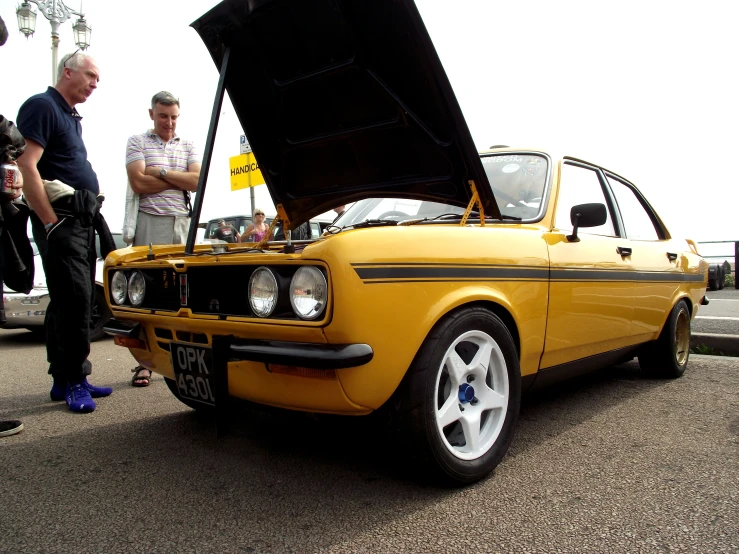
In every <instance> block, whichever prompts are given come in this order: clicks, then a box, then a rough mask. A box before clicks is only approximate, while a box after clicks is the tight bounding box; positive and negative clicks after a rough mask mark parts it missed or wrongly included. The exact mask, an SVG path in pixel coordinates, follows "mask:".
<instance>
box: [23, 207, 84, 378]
mask: <svg viewBox="0 0 739 554" xmlns="http://www.w3.org/2000/svg"><path fill="white" fill-rule="evenodd" d="M52 207H53V208H55V211H56V208H57V206H56V203H54V204H52ZM57 216H58V217H59V219H62V218H64V217H65V216H63V215H60V214H59V213H58V212H57ZM31 226H32V230H33V238H34V240H35V241H36V246H38V249H39V253H40V254H41V262H42V264H43V266H44V272H45V273H46V284H47V286H48V287H49V299H50V301H49V307H48V309H47V310H46V319H45V322H44V325H45V327H46V359H47V361H48V362H49V373H50V374H51V375H53V376H54V379H55V380H59V379H61V380H66V381H67V382H69V383H76V382H79V381H81V380H82V379H84V378H85V376H87V375H89V374H90V369H91V365H90V363H89V362H88V361H87V356H88V355H89V354H90V313H91V309H92V299H93V294H94V292H95V262H96V259H97V255H96V252H95V232H94V230H93V228H92V227H83V226H82V225H80V222H79V221H78V220H77V219H75V218H74V217H71V216H67V217H66V218H65V219H64V221H63V222H62V223H61V224H60V225H59V226H58V227H56V228H54V230H53V231H52V233H51V234H50V235H49V236H48V237H47V235H46V230H45V229H44V225H43V223H41V220H40V219H39V218H38V216H37V215H36V214H35V213H34V214H32V215H31Z"/></svg>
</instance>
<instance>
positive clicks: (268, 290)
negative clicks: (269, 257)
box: [249, 267, 277, 317]
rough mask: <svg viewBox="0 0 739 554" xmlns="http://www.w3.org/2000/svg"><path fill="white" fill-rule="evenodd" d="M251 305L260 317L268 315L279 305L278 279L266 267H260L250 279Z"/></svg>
mask: <svg viewBox="0 0 739 554" xmlns="http://www.w3.org/2000/svg"><path fill="white" fill-rule="evenodd" d="M249 305H250V306H251V309H252V310H253V311H254V313H255V314H257V315H258V316H259V317H267V316H269V315H270V314H271V313H272V312H273V311H274V310H275V306H277V279H275V276H274V274H273V273H272V272H271V271H270V270H269V269H267V268H266V267H260V268H259V269H257V270H256V271H255V272H254V273H252V274H251V278H250V279H249Z"/></svg>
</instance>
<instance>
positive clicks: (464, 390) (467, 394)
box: [459, 383, 475, 404]
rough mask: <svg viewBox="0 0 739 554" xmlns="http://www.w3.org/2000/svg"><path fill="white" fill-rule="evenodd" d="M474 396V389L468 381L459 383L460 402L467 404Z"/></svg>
mask: <svg viewBox="0 0 739 554" xmlns="http://www.w3.org/2000/svg"><path fill="white" fill-rule="evenodd" d="M473 398H475V389H474V388H472V385H470V384H468V383H462V384H461V385H459V401H460V402H461V403H462V404H467V403H468V402H471V401H472V399H473Z"/></svg>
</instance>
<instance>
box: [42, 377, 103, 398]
mask: <svg viewBox="0 0 739 554" xmlns="http://www.w3.org/2000/svg"><path fill="white" fill-rule="evenodd" d="M82 384H83V385H85V387H87V390H89V391H90V396H92V397H93V398H102V397H104V396H110V395H111V394H112V393H113V389H111V388H110V387H96V386H95V385H91V384H90V383H88V382H87V377H85V379H84V381H82ZM66 393H67V383H63V382H60V381H57V380H56V379H55V380H54V384H53V385H52V386H51V390H50V391H49V396H50V397H51V399H52V400H53V401H54V402H58V401H60V400H64V399H65V398H66Z"/></svg>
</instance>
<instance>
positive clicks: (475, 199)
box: [459, 181, 485, 227]
mask: <svg viewBox="0 0 739 554" xmlns="http://www.w3.org/2000/svg"><path fill="white" fill-rule="evenodd" d="M467 182H468V183H469V185H470V190H471V191H472V198H470V203H469V204H467V209H466V210H465V211H464V215H463V216H462V221H460V222H459V224H460V225H465V224H466V223H467V218H468V217H470V213H472V208H474V207H475V206H477V209H478V211H479V212H480V227H485V210H484V209H483V207H482V202H480V195H479V194H477V187H475V182H474V181H467Z"/></svg>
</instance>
